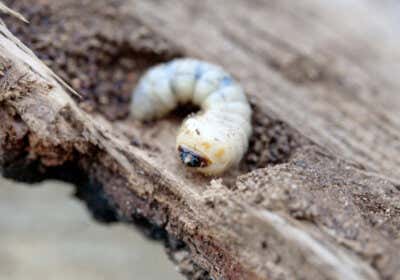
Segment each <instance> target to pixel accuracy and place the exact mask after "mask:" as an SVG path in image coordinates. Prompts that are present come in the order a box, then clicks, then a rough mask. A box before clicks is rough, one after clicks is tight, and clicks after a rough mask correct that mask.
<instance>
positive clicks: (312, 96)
mask: <svg viewBox="0 0 400 280" xmlns="http://www.w3.org/2000/svg"><path fill="white" fill-rule="evenodd" d="M10 2H12V3H9V4H12V7H13V8H19V9H18V10H19V11H21V13H22V14H23V15H24V16H27V17H28V16H29V17H30V18H29V17H28V20H30V21H31V22H33V23H35V24H36V25H34V26H32V25H31V26H21V25H20V24H19V23H16V22H13V21H12V20H10V21H9V23H10V27H11V28H12V30H14V31H15V32H16V33H17V34H19V35H20V36H21V37H22V38H23V40H24V42H26V43H27V44H29V45H30V46H31V47H32V48H33V49H34V50H35V51H36V52H37V53H38V54H39V55H40V56H41V57H43V59H45V60H46V62H47V63H49V64H50V65H51V66H52V68H53V69H55V71H57V73H58V74H59V75H61V76H62V77H65V78H66V79H67V81H68V82H71V83H72V84H73V85H74V86H75V89H76V90H77V91H78V92H79V93H81V95H82V97H83V100H77V99H76V98H75V99H73V98H71V96H70V94H68V93H67V92H66V91H65V90H64V89H63V88H62V87H61V86H60V84H59V82H57V80H56V79H55V77H54V76H53V75H51V74H49V72H47V71H45V70H43V69H45V68H43V65H42V64H41V63H39V62H38V61H37V60H36V59H33V61H34V63H33V66H32V65H31V64H29V63H28V62H29V61H32V54H29V55H28V57H27V55H21V49H20V48H19V47H15V48H10V47H9V44H10V42H11V43H12V42H14V44H15V40H14V41H13V40H11V41H10V38H12V36H11V35H10V34H8V33H7V32H5V31H4V30H3V33H0V35H1V36H0V50H1V52H0V66H1V67H0V69H2V72H1V73H2V74H1V77H0V85H3V86H0V100H1V103H0V116H1V119H2V120H3V121H2V123H1V124H0V164H1V166H2V169H3V172H4V173H5V174H6V175H8V176H13V177H14V178H17V179H20V180H21V179H22V177H21V174H18V172H16V171H18V170H22V167H24V168H27V167H28V170H29V171H30V172H36V173H39V174H41V175H40V176H44V177H45V178H46V177H50V176H51V175H52V174H54V169H55V168H56V170H58V173H57V174H59V173H60V171H61V173H63V174H64V175H66V174H68V173H69V172H71V165H72V166H76V167H77V168H79V169H80V170H81V171H82V172H84V173H85V174H86V175H87V176H88V177H89V178H90V180H91V182H93V184H98V183H99V184H100V185H101V186H102V188H103V189H104V191H105V194H106V196H107V198H108V199H109V200H110V201H111V202H112V203H113V204H114V205H115V207H116V209H117V210H118V211H119V213H121V215H122V216H123V218H124V219H128V220H129V219H132V217H133V219H134V218H135V217H141V218H145V219H146V220H147V221H149V222H150V223H151V224H153V225H156V226H158V227H159V228H161V229H163V230H165V231H166V232H167V233H168V236H169V238H173V239H177V240H180V241H182V242H183V244H185V246H184V249H177V248H170V254H171V256H172V258H173V259H174V260H175V261H176V262H177V263H178V264H179V265H180V267H181V268H182V267H184V261H182V258H181V257H180V253H181V252H180V250H184V253H185V254H186V255H188V256H189V259H190V261H191V262H193V263H194V264H195V265H196V266H198V267H199V268H200V269H199V271H200V274H201V275H202V276H201V277H203V278H201V279H206V277H209V276H211V277H213V278H215V279H294V278H305V279H344V278H345V279H398V277H399V275H400V263H399V259H400V258H399V251H400V243H399V241H400V237H399V232H400V205H399V202H400V200H399V197H400V187H399V184H397V183H396V182H395V181H396V179H398V177H397V175H396V174H395V172H394V167H395V164H396V160H397V158H396V157H395V152H396V147H393V146H392V145H391V143H393V141H395V140H396V139H397V138H396V137H397V135H398V134H397V131H398V130H395V128H397V125H398V123H397V121H398V119H397V117H396V116H395V115H393V114H389V112H394V111H390V110H394V109H395V108H396V106H397V105H398V104H397V101H398V99H397V98H398V97H396V96H395V95H394V94H393V93H394V90H392V91H389V90H388V89H389V88H392V87H393V89H395V88H396V87H395V84H396V83H397V81H396V80H395V79H393V80H391V79H389V78H390V77H391V76H390V75H389V73H391V72H388V73H386V72H385V71H389V70H387V69H386V70H384V67H383V66H382V67H379V66H378V67H376V69H375V68H373V67H372V64H373V63H372V62H368V61H366V60H364V59H363V57H364V56H362V55H361V54H360V56H358V55H359V54H358V52H355V51H354V50H356V49H357V48H356V47H354V49H352V48H353V46H357V44H358V46H361V45H362V46H364V44H363V43H362V42H363V40H364V39H360V38H358V37H357V36H354V33H352V32H349V30H351V29H348V28H345V27H346V24H345V23H346V20H343V21H339V20H336V19H333V18H332V16H331V17H328V14H329V13H332V12H331V10H330V9H329V8H331V7H332V5H333V4H326V3H324V4H322V2H321V3H320V4H319V5H317V4H315V3H314V4H313V5H311V3H312V2H311V1H309V2H307V1H306V2H304V3H303V2H302V3H298V4H296V3H291V2H289V1H269V2H264V1H254V2H251V3H250V4H249V3H248V2H247V1H246V2H245V1H241V0H235V2H233V1H232V4H235V5H229V6H226V5H225V6H224V5H223V4H222V2H218V1H213V2H212V1H204V3H203V4H194V2H189V1H183V2H179V3H180V4H178V2H177V1H168V2H159V1H146V2H137V1H135V2H134V3H133V2H131V1H126V2H125V1H116V2H103V1H96V3H94V2H93V3H92V2H90V3H88V4H87V5H86V6H84V7H83V6H82V5H81V4H80V2H79V1H77V0H65V1H60V2H56V3H53V2H48V3H47V2H46V1H45V2H44V3H35V1H33V0H24V1H18V2H16V3H14V2H13V1H10ZM355 3H358V5H361V2H355ZM325 5H326V6H325ZM341 5H344V4H343V3H342V4H341ZM244 7H246V9H248V10H246V14H244V13H243V8H244ZM338 7H342V8H341V10H340V11H342V12H343V13H344V15H345V14H346V13H348V14H350V11H348V12H346V11H347V10H346V9H344V7H343V6H340V5H339V6H338ZM355 7H359V6H355ZM360 7H361V6H360ZM24 11H25V13H24ZM161 11H163V12H161ZM357 11H358V12H355V14H354V16H355V17H356V18H357V19H359V20H362V19H364V20H365V22H363V23H365V25H367V24H370V23H368V21H367V20H366V18H364V16H363V13H362V12H360V11H359V10H357ZM352 14H353V12H352ZM245 15H246V16H245ZM335 15H337V14H336V13H335ZM267 16H268V17H267ZM344 18H346V17H344ZM232 19H233V20H232ZM266 19H268V21H267V20H266ZM348 20H349V21H350V22H351V23H353V21H355V19H353V18H349V19H348ZM252 21H254V22H252ZM325 21H328V23H329V24H328V23H326V22H325ZM143 22H145V23H146V24H147V25H146V24H143ZM332 22H335V23H337V24H338V26H336V25H334V24H333V23H332ZM267 23H268V24H267ZM342 23H343V25H341V24H342ZM326 25H328V27H329V28H328V27H327V26H326ZM365 25H364V24H362V25H360V26H362V27H363V28H364V27H365ZM188 26H189V27H190V32H188V30H187V27H188ZM339 27H341V28H339ZM3 28H4V27H3ZM60 28H61V29H60ZM300 28H302V29H307V32H299V31H298V30H299V29H300ZM365 28H366V29H365V30H369V29H367V27H365ZM331 29H333V30H334V31H332V30H331ZM60 30H62V32H61V33H60ZM143 30H145V31H143ZM291 30H292V31H291ZM293 30H297V31H296V32H295V31H293ZM324 30H325V31H324ZM327 30H328V31H329V32H328V31H327ZM372 30H374V29H372ZM143 32H144V33H143ZM159 33H162V34H164V37H163V38H161V37H160V35H158V34H159ZM4 34H5V35H4ZM60 34H61V35H62V36H64V38H63V39H62V37H59V36H60ZM143 34H144V35H143ZM282 34H287V35H288V36H283V35H282ZM318 34H320V35H318ZM346 34H347V35H346ZM289 35H290V36H289ZM319 36H320V37H319ZM342 37H343V38H344V39H343V40H339V39H338V38H342ZM361 37H362V36H361ZM49 38H50V40H49ZM76 38H79V43H80V44H79V46H78V48H77V46H76V41H74V40H75V39H76ZM254 38H261V39H260V40H254ZM289 39H290V40H289ZM348 40H354V42H352V41H348ZM371 40H372V39H371ZM328 43H329V44H328ZM333 43H337V45H335V46H331V44H333ZM364 43H365V42H364ZM314 44H316V45H314ZM176 45H178V47H181V49H179V48H177V47H176ZM367 45H368V44H367ZM385 45H386V43H385ZM368 46H369V45H368ZM386 46H389V42H388V43H387V45H386ZM323 47H324V48H323ZM375 48H377V49H381V48H382V49H381V50H383V48H385V47H381V46H376V45H374V47H368V48H366V50H365V52H366V53H368V55H369V54H376V52H377V53H379V54H381V53H380V51H376V50H375ZM317 49H322V50H321V51H317ZM345 50H348V51H347V52H346V51H345ZM325 51H326V52H327V54H325ZM353 52H354V53H353ZM49 54H51V57H50V58H49V57H48V55H49ZM182 54H189V55H196V56H199V57H201V58H205V59H207V60H210V61H215V62H219V63H221V64H222V65H223V66H225V67H226V68H227V69H228V70H229V71H231V72H233V73H234V74H235V75H236V76H237V77H239V78H240V80H241V81H242V83H243V84H244V86H245V88H246V90H247V91H248V92H249V94H250V96H251V97H252V99H253V103H254V104H255V107H254V110H255V114H254V121H253V126H254V131H255V133H254V136H253V138H252V140H251V147H250V151H249V153H248V155H247V156H246V158H245V160H244V161H243V163H242V165H241V166H240V167H239V168H237V169H235V170H232V171H231V172H229V173H227V174H225V175H224V176H222V177H221V178H207V177H203V176H201V175H198V174H194V173H191V172H190V171H189V170H187V169H184V168H183V167H182V165H181V164H180V162H179V159H178V158H177V156H176V151H175V148H174V141H175V135H176V130H177V129H178V127H179V123H180V121H181V119H180V118H179V117H178V116H170V117H168V118H166V119H163V120H160V121H158V122H155V123H150V124H140V123H138V122H136V121H134V120H132V119H130V118H129V117H128V116H127V115H123V114H122V115H120V111H124V110H126V108H127V107H128V102H127V101H128V100H127V99H123V98H124V96H125V94H129V92H130V90H131V89H132V88H133V86H134V85H135V82H136V79H137V76H138V75H140V73H141V72H142V71H143V70H144V69H145V68H147V67H148V66H149V65H151V64H154V63H155V62H157V61H160V60H166V59H169V58H170V57H171V56H175V55H182ZM227 54H229V55H227ZM317 54H318V55H317ZM382 55H385V56H386V55H388V56H387V57H390V56H389V53H388V52H383V51H382ZM331 56H332V59H333V60H332V61H330V60H325V59H328V58H330V57H331ZM367 57H369V56H367ZM357 58H359V61H358V60H357ZM371 59H372V60H371V61H375V62H378V61H381V59H382V58H379V57H375V56H371ZM82 61H84V63H82ZM382 61H384V59H382ZM113 62H114V63H113ZM139 62H140V63H139ZM369 63H371V64H369ZM126 65H128V66H126ZM249 65H250V66H251V67H249ZM361 65H362V66H363V67H361ZM390 67H393V69H394V67H396V65H394V64H393V65H392V66H390ZM390 67H389V68H390ZM389 68H388V69H389ZM342 69H345V70H346V71H345V73H346V74H343V72H342V71H344V70H342ZM374 69H375V70H374ZM294 70H295V71H294ZM373 71H376V73H375V72H373ZM88 73H89V74H88ZM93 73H95V74H93ZM119 73H120V74H121V73H122V76H123V79H122V86H121V87H120V89H121V92H118V91H115V90H114V89H113V86H114V85H115V84H119V83H120V82H121V80H120V79H121V78H120V74H119ZM350 74H351V77H352V79H349V78H346V77H348V75H350ZM99 77H100V78H99ZM101 77H103V79H104V77H105V79H106V81H104V80H103V79H102V78H101ZM353 77H354V78H353ZM371 77H374V79H372V78H371ZM92 80H93V81H94V84H93V86H92V87H87V86H86V83H89V84H90V83H91V82H93V81H92ZM353 82H354V83H355V84H358V83H359V82H363V83H367V84H366V86H367V87H366V90H359V88H358V87H357V86H354V84H353ZM97 84H100V85H102V86H101V87H96V86H95V85H97ZM373 85H377V86H379V87H377V88H378V89H379V90H381V89H382V92H381V91H379V93H380V94H378V95H376V94H375V95H374V94H373V93H372V91H370V90H371V88H372V86H373ZM88 88H89V90H88ZM104 88H105V89H106V90H104ZM125 91H126V92H125ZM342 92H343V94H341V93H342ZM335 93H336V94H335ZM344 93H345V94H344ZM386 95H387V96H389V95H390V96H391V97H392V99H391V101H392V102H387V103H385V100H386V99H385V98H384V96H386ZM372 96H373V97H374V98H373V99H372ZM115 100H116V101H115ZM118 100H119V101H118ZM121 100H122V101H121ZM88 101H91V102H92V103H90V104H94V105H95V106H96V107H95V108H94V109H93V110H91V109H90V108H88V106H87V105H88V103H87V102H88ZM114 102H115V103H114ZM374 104H375V105H374ZM102 105H103V107H102ZM115 108H117V109H115ZM382 108H384V110H381V109H382ZM369 110H371V112H369ZM361 115H362V117H363V118H361V117H357V116H361ZM379 116H384V117H379ZM105 117H106V118H105ZM307 119H311V120H312V122H310V121H307ZM379 123H381V125H382V126H384V129H383V128H380V126H379ZM366 128H368V130H365V129H366ZM378 128H379V129H381V130H378ZM378 132H379V133H380V134H377V135H379V137H381V138H379V137H378V136H377V137H378V138H374V137H375V135H376V133H378ZM337 135H340V136H341V137H338V136H337ZM369 137H372V138H373V140H371V139H370V138H369ZM309 138H311V139H312V141H310V140H309ZM371 141H372V142H374V141H378V142H377V143H380V144H383V142H385V143H386V145H385V146H382V147H381V148H380V149H376V150H374V151H373V153H372V152H371V154H368V155H366V154H367V153H366V152H365V151H366V149H367V148H368V147H371V145H372V144H371V143H372V142H371ZM381 141H383V142H381ZM386 141H387V142H386ZM355 144H357V145H358V146H357V145H355ZM355 146H357V148H358V149H355V148H354V147H355ZM343 158H348V159H350V160H344V159H343ZM78 183H79V182H78ZM168 244H169V246H171V244H170V243H168ZM188 275H189V274H188ZM189 277H191V278H193V279H194V278H195V276H194V274H193V273H192V274H190V275H189Z"/></svg>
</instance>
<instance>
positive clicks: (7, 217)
mask: <svg viewBox="0 0 400 280" xmlns="http://www.w3.org/2000/svg"><path fill="white" fill-rule="evenodd" d="M73 191H74V188H73V187H72V186H70V185H68V184H65V183H60V182H55V181H49V182H46V183H42V184H38V185H33V186H31V185H24V184H21V183H18V184H17V183H15V182H13V181H9V180H6V179H3V178H0V213H1V217H2V218H1V219H0V233H1V236H0V248H1V249H0V279H7V280H22V279H24V280H25V279H31V280H36V279H38V280H39V279H40V280H43V279H58V280H63V279H85V280H91V279H96V280H102V279H118V280H120V279H121V280H124V279H141V280H150V279H165V280H170V279H171V280H172V279H178V280H179V279H184V278H183V277H182V276H181V275H180V274H179V273H178V272H177V271H176V270H175V267H174V265H173V263H172V262H170V261H169V260H168V257H167V255H166V254H165V253H164V248H163V245H162V244H161V243H157V242H154V241H151V240H148V239H146V238H145V237H144V236H143V235H142V234H141V233H139V232H137V231H136V230H135V228H134V227H132V226H128V225H124V224H118V223H115V224H109V225H104V224H100V223H97V222H96V221H94V220H93V219H92V218H91V217H90V213H89V211H87V209H86V206H85V205H84V204H83V203H81V202H80V201H79V200H77V199H76V198H74V197H73ZM55 210H56V211H55Z"/></svg>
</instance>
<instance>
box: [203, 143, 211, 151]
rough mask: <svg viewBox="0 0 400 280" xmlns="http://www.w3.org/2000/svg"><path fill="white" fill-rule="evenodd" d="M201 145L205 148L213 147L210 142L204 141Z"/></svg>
mask: <svg viewBox="0 0 400 280" xmlns="http://www.w3.org/2000/svg"><path fill="white" fill-rule="evenodd" d="M201 145H202V146H203V147H204V149H206V150H208V149H210V148H211V144H210V143H208V142H202V143H201Z"/></svg>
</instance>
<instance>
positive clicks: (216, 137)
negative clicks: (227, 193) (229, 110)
mask: <svg viewBox="0 0 400 280" xmlns="http://www.w3.org/2000/svg"><path fill="white" fill-rule="evenodd" d="M222 133H223V132H221V131H220V130H215V127H214V126H213V125H212V124H210V123H204V122H203V121H202V118H199V117H193V118H188V119H187V120H186V121H185V122H184V123H183V125H182V127H181V129H180V131H179V133H178V136H177V140H176V146H177V150H178V153H179V157H180V159H181V161H182V163H183V164H185V165H186V166H187V167H190V168H193V169H196V171H199V172H201V173H203V174H206V175H215V174H220V173H222V172H224V171H225V170H226V169H227V168H229V167H230V166H231V165H232V164H234V163H235V162H236V160H235V159H236V158H237V156H236V154H235V152H236V151H234V150H232V145H231V143H230V142H229V139H228V141H226V140H227V139H226V137H225V135H222Z"/></svg>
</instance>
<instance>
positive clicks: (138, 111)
mask: <svg viewBox="0 0 400 280" xmlns="http://www.w3.org/2000/svg"><path fill="white" fill-rule="evenodd" d="M189 102H191V103H193V104H195V105H197V106H199V107H200V109H201V111H200V112H199V113H197V114H195V115H191V116H189V117H187V118H186V119H185V120H184V122H183V124H182V126H181V128H180V129H179V132H178V135H177V138H176V148H177V150H178V152H179V156H180V158H181V160H182V162H183V163H184V164H185V165H187V166H189V167H192V168H196V169H197V170H198V171H199V172H202V173H204V174H208V175H212V174H219V173H222V172H224V171H225V170H227V169H228V168H229V167H231V166H233V165H236V164H238V163H239V161H240V160H241V158H242V157H243V155H244V154H245V152H246V151H247V147H248V142H249V138H250V135H251V132H252V128H251V108H250V105H249V103H248V101H247V98H246V95H245V93H244V91H243V89H242V88H241V87H240V85H239V84H238V83H236V82H235V81H234V80H233V78H232V77H231V76H230V75H229V74H228V73H226V72H225V71H224V70H223V69H222V68H220V67H218V66H216V65H213V64H210V63H207V62H204V61H199V60H195V59H175V60H173V61H171V62H169V63H164V64H160V65H157V66H155V67H153V68H151V69H150V70H149V71H148V72H147V73H146V74H145V75H144V76H143V77H142V78H141V80H140V81H139V84H138V86H137V88H136V89H135V91H134V93H133V98H132V103H131V113H132V115H133V117H134V118H136V119H139V120H151V119H155V118H159V117H162V116H164V115H166V114H167V113H169V112H170V111H172V110H173V109H174V108H175V107H177V106H178V105H179V104H181V105H182V104H183V105H184V104H187V103H189Z"/></svg>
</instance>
